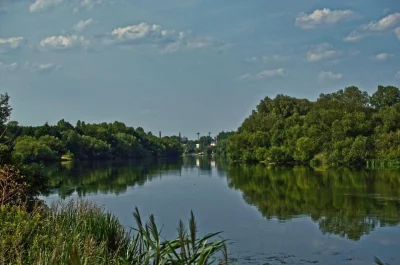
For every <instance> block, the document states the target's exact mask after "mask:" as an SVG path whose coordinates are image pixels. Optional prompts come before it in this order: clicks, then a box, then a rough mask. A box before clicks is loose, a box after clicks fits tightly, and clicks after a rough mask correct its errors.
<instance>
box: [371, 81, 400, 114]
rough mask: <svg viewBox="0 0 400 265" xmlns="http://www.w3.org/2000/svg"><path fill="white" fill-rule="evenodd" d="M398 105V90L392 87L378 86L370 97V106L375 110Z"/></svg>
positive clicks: (399, 97)
mask: <svg viewBox="0 0 400 265" xmlns="http://www.w3.org/2000/svg"><path fill="white" fill-rule="evenodd" d="M398 103H400V90H399V89H398V88H397V87H394V86H378V91H376V92H375V93H374V94H373V95H372V97H371V104H372V106H374V107H375V108H377V109H380V108H383V107H391V106H393V105H395V104H398Z"/></svg>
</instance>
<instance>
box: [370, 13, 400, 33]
mask: <svg viewBox="0 0 400 265" xmlns="http://www.w3.org/2000/svg"><path fill="white" fill-rule="evenodd" d="M398 24H400V13H394V14H390V15H388V16H386V17H384V18H382V19H381V20H379V21H377V22H376V21H373V22H371V23H369V24H368V25H367V26H365V27H364V29H365V30H370V31H385V30H389V29H392V28H393V27H395V26H396V25H398Z"/></svg>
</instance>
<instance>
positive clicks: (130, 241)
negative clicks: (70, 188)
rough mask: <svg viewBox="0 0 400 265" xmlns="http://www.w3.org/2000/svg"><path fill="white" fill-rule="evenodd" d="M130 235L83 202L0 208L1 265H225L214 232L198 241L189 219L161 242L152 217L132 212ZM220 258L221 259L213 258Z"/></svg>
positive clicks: (111, 218)
mask: <svg viewBox="0 0 400 265" xmlns="http://www.w3.org/2000/svg"><path fill="white" fill-rule="evenodd" d="M133 217H134V218H135V220H136V226H137V227H136V229H134V231H133V232H134V233H127V232H126V231H125V229H124V227H123V226H122V225H121V224H120V223H119V221H118V220H117V219H116V218H115V217H114V216H113V215H111V214H110V213H106V212H104V211H103V210H102V209H101V208H99V207H98V206H96V205H94V204H92V203H89V202H86V201H70V202H69V203H67V204H55V205H53V206H52V207H51V208H50V209H46V208H36V209H35V210H34V211H32V212H27V211H25V210H24V209H23V208H21V207H17V206H9V205H8V206H1V207H0V264H4V265H8V264H13V265H14V264H15V265H19V264H20V265H25V264H71V265H81V264H82V265H83V264H99V265H101V264H104V265H106V264H107V265H109V264H121V265H127V264H138V265H139V264H140V265H150V264H152V265H163V264H182V265H184V264H185V265H186V264H187V265H189V264H191V265H192V264H193V265H205V264H216V263H217V262H219V263H218V264H227V263H228V258H227V252H226V245H225V240H215V237H216V236H218V235H219V233H214V234H208V235H206V236H204V237H203V238H198V235H197V226H196V221H195V218H194V216H193V213H192V214H191V217H190V220H189V226H188V228H186V227H185V225H184V224H183V222H182V221H180V222H179V225H178V228H177V232H178V236H177V237H176V238H175V239H172V240H164V239H162V236H161V231H160V229H159V228H158V227H157V225H156V222H155V219H154V216H152V215H151V216H150V217H149V221H148V222H147V223H143V222H142V219H141V217H140V215H139V212H138V210H137V209H136V210H135V212H134V213H133ZM218 253H221V255H217V254H218Z"/></svg>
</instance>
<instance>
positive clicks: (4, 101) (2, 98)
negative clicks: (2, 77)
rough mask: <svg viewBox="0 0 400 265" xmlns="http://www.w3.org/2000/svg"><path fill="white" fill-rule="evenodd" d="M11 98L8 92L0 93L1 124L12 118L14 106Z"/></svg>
mask: <svg viewBox="0 0 400 265" xmlns="http://www.w3.org/2000/svg"><path fill="white" fill-rule="evenodd" d="M9 100H10V96H9V95H8V94H7V93H5V94H1V95H0V125H3V124H4V123H6V121H8V119H9V118H10V115H11V111H12V108H11V106H10V105H9V103H8V101H9Z"/></svg>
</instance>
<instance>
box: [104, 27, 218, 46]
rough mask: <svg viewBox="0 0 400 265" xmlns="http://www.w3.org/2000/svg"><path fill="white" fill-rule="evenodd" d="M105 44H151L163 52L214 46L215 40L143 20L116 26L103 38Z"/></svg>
mask: <svg viewBox="0 0 400 265" xmlns="http://www.w3.org/2000/svg"><path fill="white" fill-rule="evenodd" d="M103 43H104V44H106V45H111V44H116V45H125V46H129V45H132V46H133V45H145V44H147V45H152V46H155V47H158V48H160V49H161V50H162V51H163V52H176V51H179V50H193V49H201V48H205V47H209V46H214V44H216V41H215V40H214V39H213V38H210V37H192V36H190V35H189V34H187V33H185V32H183V31H175V30H166V29H163V28H162V27H161V26H160V25H156V24H153V25H151V24H148V23H145V22H142V23H139V24H136V25H131V26H126V27H120V28H116V29H114V30H112V31H111V33H109V34H106V35H105V36H104V38H103Z"/></svg>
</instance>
